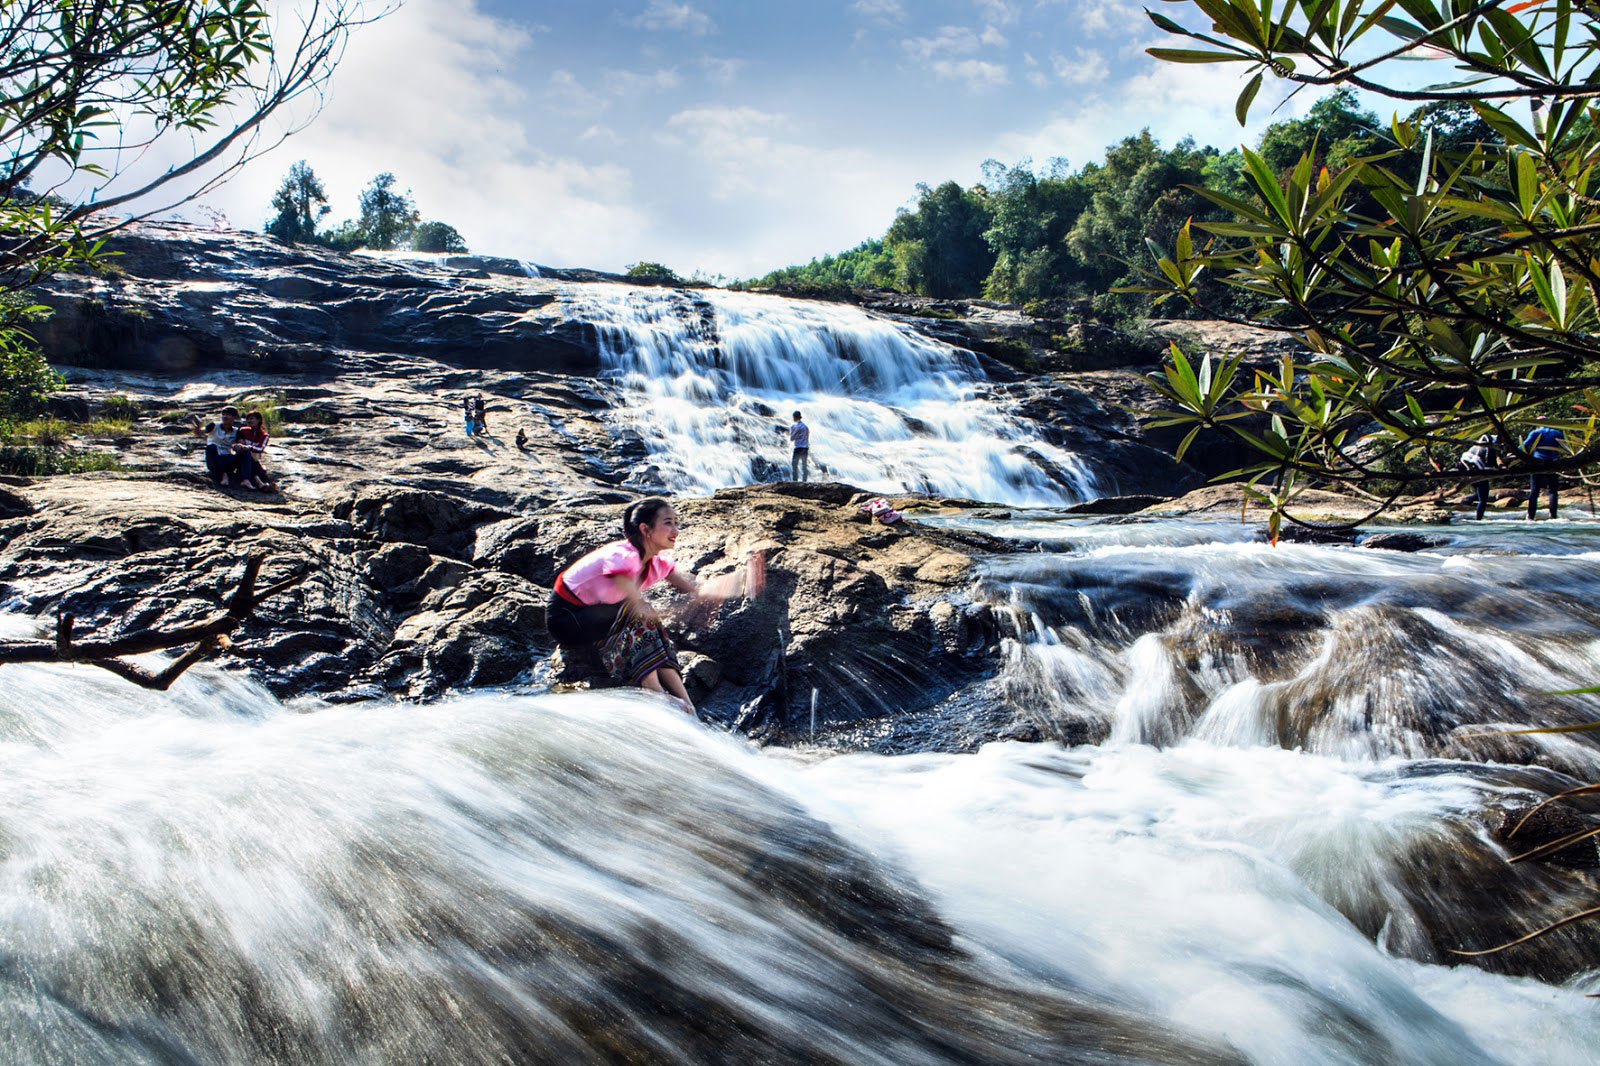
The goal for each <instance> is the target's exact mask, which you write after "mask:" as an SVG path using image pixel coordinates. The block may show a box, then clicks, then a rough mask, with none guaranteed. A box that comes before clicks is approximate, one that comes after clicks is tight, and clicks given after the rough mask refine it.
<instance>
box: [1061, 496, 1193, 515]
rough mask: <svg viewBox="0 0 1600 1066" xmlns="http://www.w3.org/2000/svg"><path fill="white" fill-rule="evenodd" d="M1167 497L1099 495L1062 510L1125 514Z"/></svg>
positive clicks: (1162, 501)
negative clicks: (1096, 497)
mask: <svg viewBox="0 0 1600 1066" xmlns="http://www.w3.org/2000/svg"><path fill="white" fill-rule="evenodd" d="M1169 499H1171V497H1170V496H1148V495H1147V496H1101V497H1100V498H1098V499H1094V500H1085V501H1084V502H1083V503H1075V504H1073V505H1072V506H1070V507H1067V508H1064V510H1065V511H1066V512H1067V513H1068V514H1105V515H1125V514H1133V513H1135V512H1136V511H1142V510H1144V509H1145V508H1146V507H1154V506H1155V505H1156V504H1158V503H1165V502H1166V501H1167V500H1169Z"/></svg>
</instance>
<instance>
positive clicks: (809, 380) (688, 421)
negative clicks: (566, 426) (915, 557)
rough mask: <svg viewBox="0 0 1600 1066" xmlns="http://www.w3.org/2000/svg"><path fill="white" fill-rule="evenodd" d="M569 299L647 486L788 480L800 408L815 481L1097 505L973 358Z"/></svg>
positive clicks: (1087, 478) (859, 320)
mask: <svg viewBox="0 0 1600 1066" xmlns="http://www.w3.org/2000/svg"><path fill="white" fill-rule="evenodd" d="M565 299H566V300H567V302H568V304H569V310H570V313H571V314H573V315H574V317H580V318H582V319H583V320H584V321H586V322H590V323H592V324H593V325H595V327H596V328H597V329H598V330H599V334H600V346H601V353H602V358H603V361H604V368H605V373H606V375H607V376H608V377H609V378H611V379H612V380H614V381H615V382H616V383H617V384H618V385H619V386H620V387H621V389H622V391H623V393H624V395H625V397H626V404H625V406H624V407H622V408H621V409H619V410H618V411H617V412H615V413H614V415H613V417H614V418H616V419H617V420H618V421H619V423H620V424H622V425H625V426H627V427H628V428H630V429H632V430H633V431H635V432H637V433H638V434H639V436H640V437H641V439H642V440H643V441H644V443H645V446H646V448H647V450H648V452H649V458H648V460H647V464H648V466H649V467H651V468H652V469H650V470H648V471H645V472H641V476H639V477H637V478H636V480H638V481H639V482H640V484H641V487H649V488H652V489H663V490H666V491H670V492H686V493H706V492H710V491H713V490H715V489H718V488H723V487H725V486H728V485H742V484H748V483H750V482H754V481H762V480H772V479H773V478H775V477H782V478H787V477H789V475H790V470H789V444H788V438H787V436H786V435H785V430H786V427H787V426H788V425H789V423H790V418H791V414H792V412H793V411H795V410H796V409H798V410H800V411H801V412H802V413H803V415H804V417H805V421H806V423H807V424H808V425H809V426H810V427H811V439H812V447H811V457H812V464H813V472H812V476H813V478H816V477H823V478H826V479H828V480H837V481H844V482H847V483H849V484H852V485H859V486H861V487H862V488H866V489H871V490H873V491H877V492H902V491H913V492H928V493H935V494H943V495H949V496H962V497H968V498H973V499H980V500H992V501H997V502H1002V503H1009V504H1045V505H1048V504H1057V505H1059V504H1063V503H1072V502H1076V501H1078V500H1082V499H1086V498H1090V497H1093V496H1096V495H1098V494H1099V490H1098V488H1097V486H1096V483H1095V479H1094V475H1093V473H1092V471H1091V470H1090V468H1089V467H1088V465H1087V464H1085V463H1084V462H1083V460H1082V459H1080V458H1079V457H1078V456H1077V455H1076V454H1074V453H1072V452H1070V451H1067V450H1064V449H1062V448H1059V447H1056V446H1054V445H1052V444H1050V443H1048V442H1046V441H1044V440H1041V439H1040V438H1039V435H1038V433H1037V430H1036V429H1035V428H1033V427H1030V426H1028V425H1027V424H1026V423H1025V422H1024V421H1022V420H1021V419H1017V418H1013V417H1011V416H1009V415H1008V414H1006V413H1005V412H1004V411H1002V410H1001V409H1000V408H999V407H998V406H997V405H996V404H995V403H994V402H993V401H992V400H990V399H989V398H988V397H987V396H986V394H985V380H984V375H983V373H982V370H981V368H980V367H979V366H978V362H977V360H976V359H975V358H974V357H973V356H972V355H971V353H969V352H964V351H961V350H960V349H956V348H952V347H950V346H949V345H945V344H940V343H938V342H936V341H932V340H929V339H927V338H924V337H920V336H918V335H916V334H915V333H913V332H911V331H909V330H906V329H904V328H902V327H900V326H899V325H897V324H895V323H893V322H890V321H889V320H887V319H884V318H880V317H877V316H874V315H871V314H869V313H867V312H865V311H861V310H859V309H857V308H854V307H848V306H842V305H836V304H827V303H808V302H805V301H798V300H785V299H781V298H778V297H772V296H759V295H754V294H749V293H736V292H723V291H718V290H704V291H699V292H696V293H694V294H693V295H689V294H687V293H685V292H682V291H679V290H667V289H640V288H630V287H627V286H621V285H585V286H583V287H582V290H581V291H578V290H572V291H569V292H568V294H567V295H566V296H565ZM819 468H820V469H819Z"/></svg>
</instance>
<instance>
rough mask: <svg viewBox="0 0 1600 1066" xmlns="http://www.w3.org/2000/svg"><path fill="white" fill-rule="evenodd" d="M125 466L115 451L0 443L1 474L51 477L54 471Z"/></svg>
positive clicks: (116, 468) (75, 471)
mask: <svg viewBox="0 0 1600 1066" xmlns="http://www.w3.org/2000/svg"><path fill="white" fill-rule="evenodd" d="M122 468H123V467H122V462H121V461H120V460H119V459H118V458H117V456H116V455H115V454H114V453H112V452H107V451H100V450H99V449H96V448H62V447H56V446H47V445H36V444H0V474H10V475H13V476H16V477H49V476H51V475H54V474H83V473H88V472H90V471H94V470H121V469H122Z"/></svg>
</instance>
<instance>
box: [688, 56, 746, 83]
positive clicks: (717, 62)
mask: <svg viewBox="0 0 1600 1066" xmlns="http://www.w3.org/2000/svg"><path fill="white" fill-rule="evenodd" d="M699 62H700V69H701V70H704V71H705V72H706V78H707V79H708V80H709V81H712V82H715V83H716V84H718V85H730V84H732V83H733V80H734V79H735V78H737V77H738V76H739V72H740V71H741V70H743V69H744V68H745V67H746V66H747V65H748V64H747V63H746V62H745V61H744V60H742V59H726V58H722V57H719V56H709V55H708V56H701V57H700V60H699Z"/></svg>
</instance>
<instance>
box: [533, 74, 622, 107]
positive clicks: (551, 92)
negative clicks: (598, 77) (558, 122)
mask: <svg viewBox="0 0 1600 1066" xmlns="http://www.w3.org/2000/svg"><path fill="white" fill-rule="evenodd" d="M545 95H547V96H550V97H553V98H554V99H556V100H560V101H563V102H565V103H566V104H567V105H568V106H569V107H570V108H571V109H572V110H574V111H604V110H605V109H606V108H608V107H610V106H611V105H610V103H608V102H607V101H606V99H605V98H604V97H603V96H601V95H600V94H599V93H597V92H592V91H590V90H589V89H587V88H585V87H584V85H583V83H582V82H580V81H579V80H578V76H577V75H576V74H574V73H572V71H570V70H554V71H551V72H550V80H549V82H547V83H546V85H545Z"/></svg>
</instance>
